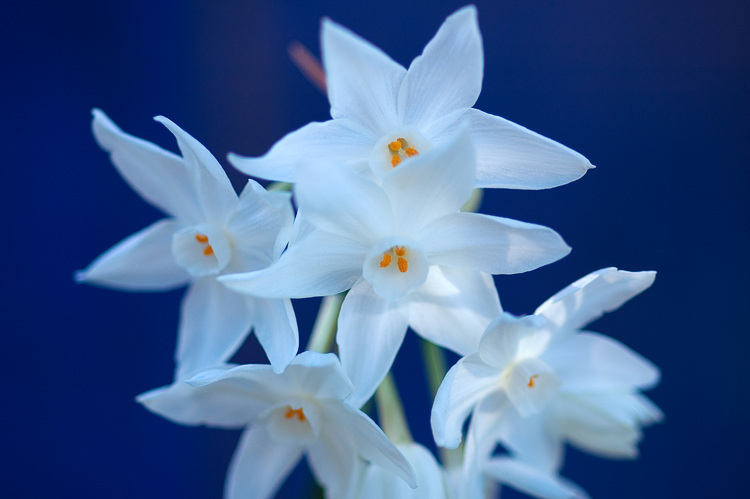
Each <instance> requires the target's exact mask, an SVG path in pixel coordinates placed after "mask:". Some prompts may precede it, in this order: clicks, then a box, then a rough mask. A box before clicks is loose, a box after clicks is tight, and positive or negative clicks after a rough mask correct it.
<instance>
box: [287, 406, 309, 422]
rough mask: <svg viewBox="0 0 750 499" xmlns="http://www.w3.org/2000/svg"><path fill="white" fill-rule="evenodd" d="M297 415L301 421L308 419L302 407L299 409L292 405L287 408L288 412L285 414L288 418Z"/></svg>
mask: <svg viewBox="0 0 750 499" xmlns="http://www.w3.org/2000/svg"><path fill="white" fill-rule="evenodd" d="M295 416H296V417H297V419H298V420H299V421H307V418H306V417H305V413H304V411H303V410H302V408H301V407H300V408H299V409H292V408H291V407H290V408H288V409H287V410H286V414H284V417H285V418H287V419H292V418H294V417H295Z"/></svg>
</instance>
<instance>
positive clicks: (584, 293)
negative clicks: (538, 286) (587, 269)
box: [535, 268, 656, 329]
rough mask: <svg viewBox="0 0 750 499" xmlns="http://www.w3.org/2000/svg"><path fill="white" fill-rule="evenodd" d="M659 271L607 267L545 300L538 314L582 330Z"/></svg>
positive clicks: (645, 283)
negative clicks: (627, 270) (636, 270)
mask: <svg viewBox="0 0 750 499" xmlns="http://www.w3.org/2000/svg"><path fill="white" fill-rule="evenodd" d="M655 278H656V272H626V271H624V270H617V269H615V268H606V269H601V270H597V271H596V272H592V273H591V274H589V275H587V276H586V277H583V278H581V279H579V280H577V281H576V282H574V283H573V284H571V285H570V286H568V287H566V288H565V289H563V290H562V291H560V292H558V293H556V294H555V295H554V296H553V297H552V298H550V299H549V300H547V301H545V302H544V303H543V304H542V305H540V306H539V308H537V309H536V312H535V314H536V315H541V316H543V317H545V318H546V319H547V320H549V321H550V322H552V323H554V324H556V325H557V326H558V327H559V328H560V329H579V328H581V327H583V326H585V325H586V324H588V323H589V322H592V321H594V320H596V319H598V318H599V317H601V316H602V315H603V314H604V313H605V312H611V311H613V310H616V309H617V308H619V307H620V306H621V305H622V304H623V303H625V302H626V301H628V300H629V299H631V298H632V297H634V296H635V295H637V294H638V293H640V292H641V291H643V290H645V289H647V288H648V287H649V286H651V284H652V283H653V282H654V279H655Z"/></svg>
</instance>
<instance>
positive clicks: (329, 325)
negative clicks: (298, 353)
mask: <svg viewBox="0 0 750 499" xmlns="http://www.w3.org/2000/svg"><path fill="white" fill-rule="evenodd" d="M344 296H346V293H339V294H337V295H333V296H326V297H324V298H323V300H322V301H321V302H320V309H319V310H318V316H317V317H316V318H315V324H314V325H313V330H312V334H311V335H310V340H309V341H308V342H307V350H310V351H313V352H321V353H327V352H330V351H331V346H332V345H333V337H334V335H335V334H336V322H337V321H338V318H339V312H340V311H341V303H342V302H343V301H344Z"/></svg>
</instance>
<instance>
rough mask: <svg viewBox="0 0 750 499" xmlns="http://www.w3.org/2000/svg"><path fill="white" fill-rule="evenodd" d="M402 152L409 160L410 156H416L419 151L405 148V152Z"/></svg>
mask: <svg viewBox="0 0 750 499" xmlns="http://www.w3.org/2000/svg"><path fill="white" fill-rule="evenodd" d="M404 152H405V153H406V155H407V156H409V157H410V158H411V157H412V156H416V155H417V154H419V151H417V150H416V149H414V148H413V147H407V148H406V150H405V151H404Z"/></svg>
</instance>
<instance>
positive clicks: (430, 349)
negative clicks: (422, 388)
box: [422, 339, 448, 399]
mask: <svg viewBox="0 0 750 499" xmlns="http://www.w3.org/2000/svg"><path fill="white" fill-rule="evenodd" d="M422 357H423V358H424V367H425V370H426V371H427V383H428V385H429V387H430V395H431V396H432V398H433V399H434V398H435V394H436V393H437V391H438V388H440V383H442V382H443V378H444V377H445V373H447V372H448V368H447V367H446V365H445V356H444V355H443V350H442V349H441V348H440V347H439V346H437V345H435V344H434V343H431V342H429V341H427V340H424V339H423V340H422Z"/></svg>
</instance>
